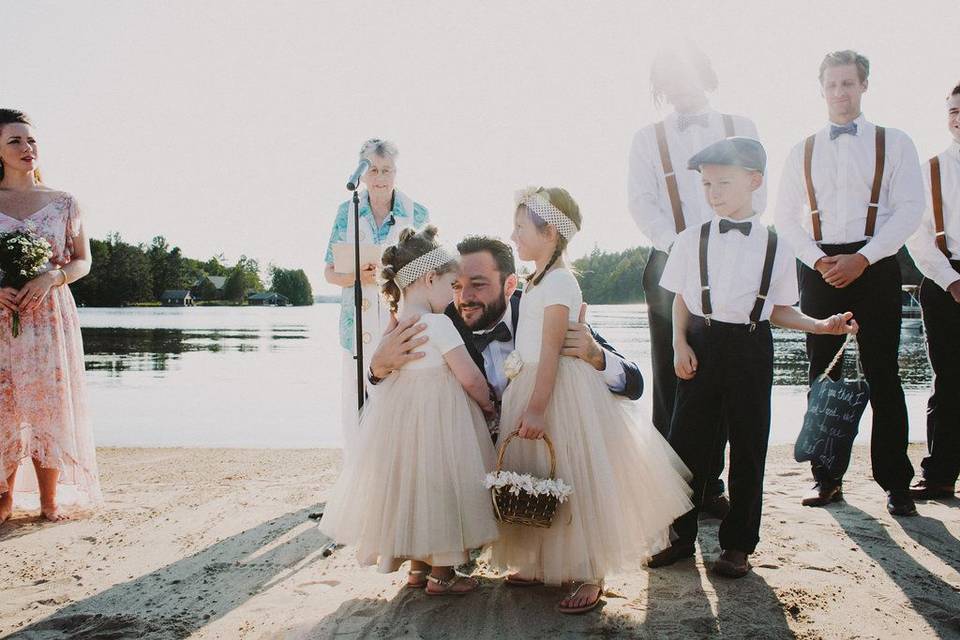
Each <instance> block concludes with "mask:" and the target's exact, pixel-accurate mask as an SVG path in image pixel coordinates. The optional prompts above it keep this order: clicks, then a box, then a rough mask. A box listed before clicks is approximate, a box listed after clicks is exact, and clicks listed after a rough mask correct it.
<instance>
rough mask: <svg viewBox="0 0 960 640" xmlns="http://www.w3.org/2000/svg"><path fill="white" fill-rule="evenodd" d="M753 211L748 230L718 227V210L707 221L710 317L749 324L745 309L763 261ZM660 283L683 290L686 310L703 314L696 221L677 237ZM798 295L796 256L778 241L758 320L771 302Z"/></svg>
mask: <svg viewBox="0 0 960 640" xmlns="http://www.w3.org/2000/svg"><path fill="white" fill-rule="evenodd" d="M758 218H759V216H758V215H756V214H755V215H753V216H751V217H750V218H747V219H746V220H740V221H733V222H750V223H751V225H750V234H749V235H747V236H745V235H743V234H742V233H741V232H740V231H738V230H736V229H730V230H729V231H727V232H726V233H720V229H719V224H720V220H721V218H720V216H717V215H714V217H713V220H712V222H711V223H710V225H711V226H710V241H709V243H708V245H707V276H708V278H709V285H710V305H711V306H712V307H713V316H712V318H713V319H714V320H718V321H720V322H730V323H734V324H748V323H749V322H750V312H751V311H753V306H754V304H755V303H756V301H757V294H758V293H759V292H760V279H761V277H762V276H763V263H764V259H765V258H766V255H767V237H768V234H767V227H766V225H764V224H763V223H762V222H760V220H759V219H758ZM660 286H661V287H663V288H664V289H667V290H669V291H672V292H674V293H678V294H680V295H682V296H683V301H684V303H686V305H687V309H689V311H690V313H692V314H694V315H697V316H703V305H702V304H701V300H700V227H699V226H696V227H690V228H688V229H686V230H685V231H684V232H683V233H681V234H680V236H679V237H678V238H677V242H676V243H675V244H674V245H673V250H672V251H670V257H669V258H668V259H667V266H666V267H664V269H663V276H662V277H661V278H660ZM799 298H800V294H799V292H798V290H797V268H796V260H795V258H794V256H793V252H792V251H791V250H790V246H789V245H787V244H786V243H784V242H782V241H780V242H778V243H777V255H776V257H775V258H774V261H773V273H772V275H771V278H770V291H769V292H768V293H767V299H766V300H765V301H764V304H763V309H762V311H761V313H760V320H769V319H770V314H771V313H772V312H773V306H774V305H792V304H795V303H796V302H797V300H798V299H799Z"/></svg>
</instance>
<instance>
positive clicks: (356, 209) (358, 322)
mask: <svg viewBox="0 0 960 640" xmlns="http://www.w3.org/2000/svg"><path fill="white" fill-rule="evenodd" d="M358 182H359V181H358ZM357 186H358V187H359V184H358V185H357ZM353 272H354V274H355V275H356V279H355V280H354V281H353V306H354V324H355V326H356V328H357V335H356V348H357V355H355V356H354V358H355V359H356V361H357V411H360V410H361V409H363V374H364V371H363V287H362V284H361V282H360V196H359V195H358V194H357V189H354V190H353Z"/></svg>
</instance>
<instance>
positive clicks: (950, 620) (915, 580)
mask: <svg viewBox="0 0 960 640" xmlns="http://www.w3.org/2000/svg"><path fill="white" fill-rule="evenodd" d="M828 512H829V513H830V515H832V516H833V517H834V518H835V519H836V521H837V523H838V524H839V525H840V527H841V528H842V529H843V531H844V533H846V534H847V535H848V536H849V537H850V539H851V540H853V541H854V542H856V543H857V545H859V546H860V548H861V549H863V551H864V552H865V553H866V554H867V555H868V556H870V557H871V558H872V559H873V561H874V562H876V563H877V564H878V565H880V568H882V569H883V570H884V571H885V572H886V574H887V576H888V577H889V578H890V580H892V581H893V582H894V583H895V584H896V585H897V586H898V587H899V588H900V590H901V591H903V593H904V595H905V596H907V598H908V599H909V600H910V603H911V604H912V605H913V609H914V611H916V612H917V613H919V614H920V615H921V616H923V618H924V619H925V620H926V621H927V623H928V624H929V625H930V627H931V628H932V629H933V630H934V633H936V634H937V636H936V637H938V638H943V639H944V640H947V639H948V638H949V639H956V638H957V637H960V593H957V592H956V591H954V589H953V587H951V586H950V585H949V584H947V583H946V582H944V581H943V580H942V579H941V578H939V577H938V576H936V575H934V574H932V573H930V571H928V570H927V569H926V568H925V567H923V565H921V564H920V563H919V562H917V561H916V560H914V559H913V558H912V557H911V556H910V554H909V553H907V552H906V551H904V550H903V549H902V548H900V545H898V544H897V543H896V542H895V541H894V540H893V538H891V537H890V534H889V533H887V531H886V529H885V528H884V527H883V525H881V523H880V522H879V521H877V519H876V518H874V517H873V516H871V515H869V514H868V513H866V512H864V511H861V510H860V509H858V508H856V507H854V506H853V505H851V504H850V503H843V504H840V505H834V508H831V509H829V510H828ZM912 520H918V518H913V519H912ZM923 520H930V519H929V518H923V519H922V520H921V521H920V522H919V523H917V524H913V523H911V522H908V521H907V520H903V521H900V523H901V526H903V529H904V530H905V531H906V532H907V533H908V534H910V535H911V536H912V537H913V536H914V533H911V531H913V532H917V531H921V530H922V529H923V528H925V527H929V528H932V529H935V527H933V525H930V524H929V523H924V522H923ZM941 526H942V525H941ZM947 535H948V536H949V534H947ZM949 537H950V538H952V536H949ZM914 539H917V538H914ZM954 540H955V539H954ZM918 541H919V540H918ZM944 542H949V540H944ZM921 544H924V543H923V542H921ZM924 546H926V545H924ZM934 553H937V552H936V551H934ZM954 553H956V551H954ZM938 555H940V554H939V553H938ZM941 557H942V556H941ZM953 566H955V565H953Z"/></svg>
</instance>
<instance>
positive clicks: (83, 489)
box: [0, 193, 102, 506]
mask: <svg viewBox="0 0 960 640" xmlns="http://www.w3.org/2000/svg"><path fill="white" fill-rule="evenodd" d="M82 224H83V223H82V216H81V212H80V207H79V205H78V204H77V201H76V199H75V198H74V197H73V196H72V195H70V194H68V193H61V194H59V195H58V196H57V197H56V198H54V200H53V201H51V202H50V203H49V204H48V205H46V206H45V207H43V208H42V209H40V210H39V211H36V212H35V213H33V214H32V215H30V216H29V217H28V218H26V219H25V220H17V219H16V218H13V217H11V216H9V215H6V214H4V213H2V212H0V233H8V232H11V231H18V230H22V229H32V230H33V231H34V232H35V233H37V234H39V235H41V236H43V237H44V238H46V239H47V241H48V242H49V243H50V245H51V247H52V248H53V257H52V258H51V259H50V262H49V264H48V265H46V267H45V268H46V269H54V268H57V267H60V266H64V265H66V264H68V263H69V262H70V260H71V258H72V257H73V255H74V241H75V239H76V238H77V236H78V235H79V234H80V230H81V226H82ZM20 317H21V333H20V335H19V336H17V337H16V338H14V337H13V334H12V331H11V323H12V319H13V318H12V314H11V312H10V311H8V310H7V309H0V467H2V473H0V492H5V491H6V490H7V477H8V476H9V475H10V474H11V473H12V472H13V471H14V470H15V469H17V468H18V467H23V468H22V469H21V473H20V475H19V476H18V478H17V482H16V494H17V502H18V503H19V504H22V505H28V504H29V503H30V502H32V500H31V497H32V496H33V497H35V496H37V495H38V493H37V492H38V488H37V484H36V479H35V475H34V473H33V471H32V469H31V470H30V471H29V473H25V472H24V471H26V467H30V466H32V465H31V463H30V459H31V458H33V459H34V460H38V461H39V462H40V465H41V466H42V467H44V468H48V469H59V470H60V478H59V486H58V489H57V502H58V504H60V505H61V506H69V505H89V504H96V503H99V502H100V501H101V500H102V496H101V493H100V480H99V476H98V473H97V461H96V451H95V449H94V445H93V433H92V431H91V427H90V422H89V420H88V418H87V403H86V392H85V387H84V365H83V342H82V339H81V337H80V317H79V316H78V315H77V306H76V304H75V303H74V300H73V295H72V294H71V293H70V288H69V287H65V286H64V287H54V288H52V289H51V290H50V295H48V296H47V298H46V299H45V300H44V301H43V302H42V303H41V305H40V306H39V307H38V308H37V309H35V310H33V311H31V312H27V313H21V314H20ZM22 494H26V495H22ZM24 497H25V498H26V501H23V500H22V498H24Z"/></svg>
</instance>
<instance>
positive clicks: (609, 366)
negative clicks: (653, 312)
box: [369, 236, 643, 428]
mask: <svg viewBox="0 0 960 640" xmlns="http://www.w3.org/2000/svg"><path fill="white" fill-rule="evenodd" d="M457 251H459V252H460V256H461V260H460V276H459V277H458V279H457V282H456V283H455V284H454V294H455V299H454V302H453V303H451V305H450V306H449V307H448V308H447V311H446V314H447V316H448V317H450V319H451V320H453V323H454V325H455V326H456V327H457V329H458V330H459V331H460V333H461V334H462V335H463V339H464V343H465V344H466V347H467V351H469V352H470V355H471V356H472V357H473V359H474V362H476V363H477V366H478V367H480V370H481V371H483V372H484V373H485V375H486V377H487V381H488V382H489V383H490V386H491V388H492V390H493V392H494V394H495V395H496V397H497V399H498V400H499V399H500V398H501V397H502V396H503V391H504V389H506V386H507V383H508V382H509V380H508V379H507V375H506V373H505V371H504V363H505V361H506V359H507V356H509V355H510V353H511V352H513V350H514V336H515V335H516V327H517V319H518V315H519V309H520V297H521V295H522V294H521V292H520V291H519V290H518V289H517V274H516V266H515V262H514V257H513V250H512V249H511V248H510V246H509V245H508V244H506V243H504V242H502V241H500V240H498V239H496V238H491V237H487V236H470V237H468V238H466V239H464V240H463V241H462V242H460V243H459V244H458V245H457ZM584 311H585V310H581V317H580V321H579V322H575V323H571V324H570V327H569V329H568V330H567V337H566V341H565V342H564V345H563V351H562V355H565V356H569V357H574V358H580V359H581V360H584V361H586V362H588V363H589V364H591V365H592V366H593V367H594V368H595V369H596V370H597V375H600V376H603V380H604V382H606V384H607V387H608V388H609V389H610V391H611V393H614V394H616V395H621V396H624V397H626V398H629V399H631V400H637V399H638V398H640V396H641V394H642V393H643V377H642V376H641V374H640V367H639V366H637V364H636V363H634V362H631V361H629V360H627V359H626V358H624V357H623V356H622V355H620V354H619V353H618V352H617V351H616V349H614V348H613V347H612V346H610V345H609V344H608V343H607V341H606V340H604V339H603V337H602V336H600V335H599V334H598V333H597V332H595V331H594V330H593V329H592V328H591V327H590V326H589V325H587V324H585V323H584V318H583V312H584ZM422 330H423V326H422V325H418V324H416V323H415V321H413V320H407V321H404V322H403V323H401V324H399V325H398V326H397V327H395V328H394V329H393V330H391V331H390V332H388V333H387V334H386V335H385V336H384V337H383V338H382V339H381V341H380V344H379V346H378V347H377V350H376V352H375V353H374V354H373V356H372V357H371V360H370V371H369V381H370V382H371V384H373V385H376V384H377V383H378V382H380V380H382V379H383V378H385V377H386V376H387V375H389V374H390V372H391V371H394V370H396V369H399V368H401V367H402V366H403V365H404V364H406V363H407V362H410V361H411V360H415V359H417V358H420V357H422V355H423V354H422V353H421V352H418V351H417V347H419V346H420V345H422V344H423V343H424V341H425V340H426V338H422V337H418V334H419V333H420V332H421V331H422ZM512 427H513V425H509V426H508V428H512Z"/></svg>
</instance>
